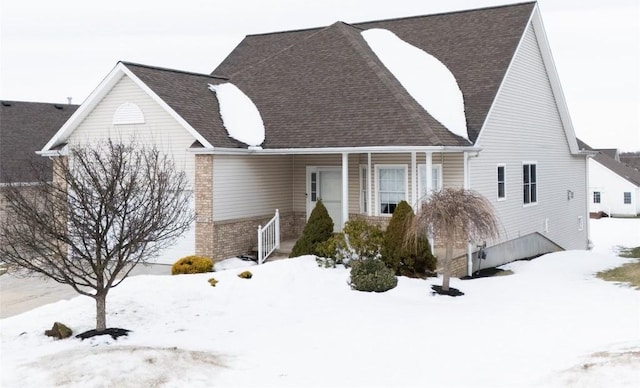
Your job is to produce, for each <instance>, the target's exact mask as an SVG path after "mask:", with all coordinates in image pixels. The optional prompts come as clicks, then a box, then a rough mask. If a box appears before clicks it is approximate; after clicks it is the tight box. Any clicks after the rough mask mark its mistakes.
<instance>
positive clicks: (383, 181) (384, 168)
mask: <svg viewBox="0 0 640 388" xmlns="http://www.w3.org/2000/svg"><path fill="white" fill-rule="evenodd" d="M376 192H377V204H378V214H379V215H382V214H389V215H391V214H393V211H394V210H396V207H397V206H398V204H399V203H400V201H402V200H406V199H407V166H406V165H389V164H382V165H377V166H376Z"/></svg>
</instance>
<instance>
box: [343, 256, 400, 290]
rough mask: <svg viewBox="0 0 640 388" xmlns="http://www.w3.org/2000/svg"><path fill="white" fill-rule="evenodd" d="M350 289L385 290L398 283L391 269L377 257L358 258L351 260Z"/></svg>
mask: <svg viewBox="0 0 640 388" xmlns="http://www.w3.org/2000/svg"><path fill="white" fill-rule="evenodd" d="M349 285H350V286H351V288H352V289H354V290H358V291H367V292H371V291H373V292H385V291H388V290H390V289H392V288H394V287H395V286H396V285H398V278H397V277H396V275H395V273H394V272H393V270H392V269H390V268H388V267H387V266H386V265H385V264H384V262H383V261H382V260H379V259H360V260H353V261H352V262H351V280H350V282H349Z"/></svg>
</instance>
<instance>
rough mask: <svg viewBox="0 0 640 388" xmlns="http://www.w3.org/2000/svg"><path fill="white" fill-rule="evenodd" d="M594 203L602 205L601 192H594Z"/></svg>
mask: <svg viewBox="0 0 640 388" xmlns="http://www.w3.org/2000/svg"><path fill="white" fill-rule="evenodd" d="M593 203H600V192H599V191H594V192H593Z"/></svg>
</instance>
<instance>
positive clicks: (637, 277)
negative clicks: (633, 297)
mask: <svg viewBox="0 0 640 388" xmlns="http://www.w3.org/2000/svg"><path fill="white" fill-rule="evenodd" d="M620 256H622V257H629V258H640V247H635V248H621V249H620ZM597 276H598V277H599V278H600V279H603V280H607V281H610V282H620V283H628V284H629V285H630V286H632V287H634V288H635V289H638V290H640V260H636V261H634V262H632V263H627V264H623V265H621V266H620V267H617V268H612V269H609V270H606V271H602V272H598V275H597Z"/></svg>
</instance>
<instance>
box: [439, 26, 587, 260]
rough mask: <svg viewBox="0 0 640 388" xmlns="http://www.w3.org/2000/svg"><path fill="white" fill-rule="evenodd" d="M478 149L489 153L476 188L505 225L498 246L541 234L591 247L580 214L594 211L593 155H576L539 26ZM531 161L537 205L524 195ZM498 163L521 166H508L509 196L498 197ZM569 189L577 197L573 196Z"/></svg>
mask: <svg viewBox="0 0 640 388" xmlns="http://www.w3.org/2000/svg"><path fill="white" fill-rule="evenodd" d="M476 146H478V147H479V148H481V149H482V151H481V152H480V153H479V154H478V155H477V157H476V156H472V157H470V158H469V163H470V169H469V174H470V187H471V189H473V190H477V191H479V192H480V193H481V194H483V195H484V196H485V197H487V198H488V199H489V200H490V201H491V202H492V203H493V206H494V208H495V211H496V213H497V215H498V217H499V220H500V225H501V228H500V229H501V234H500V237H499V238H498V239H497V240H496V241H493V242H490V244H496V243H498V242H503V241H509V240H512V239H516V238H518V237H522V236H526V235H528V234H532V233H541V234H544V235H545V237H547V238H549V239H550V240H552V241H553V242H555V243H556V244H558V245H559V246H560V247H562V248H564V249H585V248H586V247H587V240H588V237H587V229H588V228H584V230H582V231H578V230H577V228H576V219H577V217H579V216H585V215H586V209H587V189H586V159H585V157H584V156H578V155H571V152H570V149H569V143H568V140H567V136H566V133H565V131H564V127H563V124H562V122H561V120H560V114H559V111H558V108H557V106H556V102H555V98H554V95H553V92H552V90H551V84H550V82H549V78H548V76H547V71H546V68H545V66H544V64H543V62H542V55H541V52H540V50H539V48H538V44H537V39H536V35H535V33H534V30H533V27H532V25H529V26H528V28H527V30H526V32H525V35H524V37H523V41H522V42H521V44H520V47H519V48H518V51H517V52H516V56H515V58H514V60H513V63H512V64H511V66H510V68H509V71H508V73H507V75H506V77H505V80H504V83H503V84H502V86H501V89H500V91H499V93H498V95H497V96H496V100H495V102H494V105H493V107H492V109H491V112H490V114H489V116H488V117H487V121H486V122H485V124H484V128H483V131H482V133H481V135H480V138H479V139H478V141H477V143H476ZM523 161H525V162H526V161H535V162H536V168H537V174H536V175H537V180H536V185H537V196H536V200H537V202H538V204H537V205H536V206H523V203H522V201H521V200H520V199H521V198H523V191H524V189H523V185H522V182H523V177H522V173H523V167H522V164H523ZM498 164H505V165H506V166H514V167H513V168H505V181H506V185H505V195H506V197H507V198H508V199H509V200H505V201H498V199H497V196H496V166H497V165H498ZM516 166H517V167H516ZM445 168H446V167H445ZM445 181H446V178H445ZM516 183H517V184H516ZM568 190H570V191H572V192H573V193H575V194H574V198H572V199H567V191H568ZM511 199H518V200H511ZM545 224H546V225H547V229H548V232H547V233H543V229H544V227H545Z"/></svg>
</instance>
